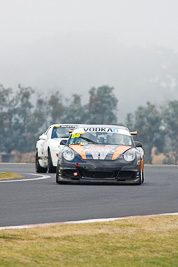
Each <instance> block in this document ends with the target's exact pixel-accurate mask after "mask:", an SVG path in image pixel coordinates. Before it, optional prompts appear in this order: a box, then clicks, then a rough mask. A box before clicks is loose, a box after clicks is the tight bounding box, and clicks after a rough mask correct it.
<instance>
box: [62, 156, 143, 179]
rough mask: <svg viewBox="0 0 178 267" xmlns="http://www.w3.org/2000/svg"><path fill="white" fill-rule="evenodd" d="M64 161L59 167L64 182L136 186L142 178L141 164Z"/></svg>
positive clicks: (123, 161) (135, 162) (135, 161)
mask: <svg viewBox="0 0 178 267" xmlns="http://www.w3.org/2000/svg"><path fill="white" fill-rule="evenodd" d="M78 165H79V166H76V162H73V163H72V162H70V163H69V162H66V161H62V162H60V163H59V164H58V166H57V172H58V173H59V180H60V181H61V182H62V181H64V182H92V183H93V182H94V183H99V182H102V183H120V184H132V183H133V184H135V183H137V182H138V181H139V177H140V171H141V170H140V162H137V160H134V161H133V162H132V163H130V162H129V163H125V160H123V159H121V160H120V161H118V160H117V161H102V160H88V161H87V162H80V163H78Z"/></svg>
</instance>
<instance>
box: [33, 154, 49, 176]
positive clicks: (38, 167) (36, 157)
mask: <svg viewBox="0 0 178 267" xmlns="http://www.w3.org/2000/svg"><path fill="white" fill-rule="evenodd" d="M35 170H36V172H37V173H45V172H47V168H43V167H41V165H40V163H39V158H38V152H36V156H35Z"/></svg>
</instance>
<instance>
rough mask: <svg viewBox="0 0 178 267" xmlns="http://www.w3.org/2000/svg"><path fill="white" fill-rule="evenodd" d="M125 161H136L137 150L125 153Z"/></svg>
mask: <svg viewBox="0 0 178 267" xmlns="http://www.w3.org/2000/svg"><path fill="white" fill-rule="evenodd" d="M124 159H125V160H126V161H132V160H134V159H135V149H129V150H127V151H126V152H125V153H124Z"/></svg>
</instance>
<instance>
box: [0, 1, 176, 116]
mask: <svg viewBox="0 0 178 267" xmlns="http://www.w3.org/2000/svg"><path fill="white" fill-rule="evenodd" d="M177 10H178V1H176V0H169V1H168V0H149V1H148V0H134V1H132V0H122V1H120V0H75V1H74V0H66V1H62V0H52V1H51V0H26V1H24V0H0V84H3V86H4V87H6V88H8V87H12V88H17V87H18V84H21V85H22V86H26V87H27V86H30V87H32V88H34V89H35V90H36V92H37V93H38V94H46V95H48V93H51V92H55V91H56V90H59V91H60V93H61V94H62V95H63V96H64V97H66V98H70V96H72V94H75V93H77V94H79V95H81V96H82V102H83V103H84V104H85V103H86V102H87V100H88V91H89V90H90V89H91V87H93V86H94V87H99V86H102V85H108V86H111V87H114V94H115V95H116V96H117V98H118V100H119V103H118V111H117V112H118V113H117V114H118V121H124V119H125V116H126V114H127V113H128V112H131V113H132V112H134V110H135V109H136V108H137V107H138V106H139V105H144V104H145V103H146V102H147V101H151V102H152V103H154V104H156V105H160V104H165V102H168V101H170V100H174V99H178V84H177V82H178V54H177V53H178V34H177V33H178V16H177Z"/></svg>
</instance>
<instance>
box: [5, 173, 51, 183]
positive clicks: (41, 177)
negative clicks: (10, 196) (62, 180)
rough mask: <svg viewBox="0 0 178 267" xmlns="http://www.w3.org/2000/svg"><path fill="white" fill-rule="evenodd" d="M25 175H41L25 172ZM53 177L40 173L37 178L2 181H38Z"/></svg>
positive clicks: (6, 181)
mask: <svg viewBox="0 0 178 267" xmlns="http://www.w3.org/2000/svg"><path fill="white" fill-rule="evenodd" d="M22 175H23V174H22ZM24 175H36V176H39V174H34V173H24ZM49 178H51V176H49V175H40V177H37V178H29V179H23V178H22V179H18V180H17V179H14V180H3V181H0V183H15V182H29V181H36V180H45V179H49Z"/></svg>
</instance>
